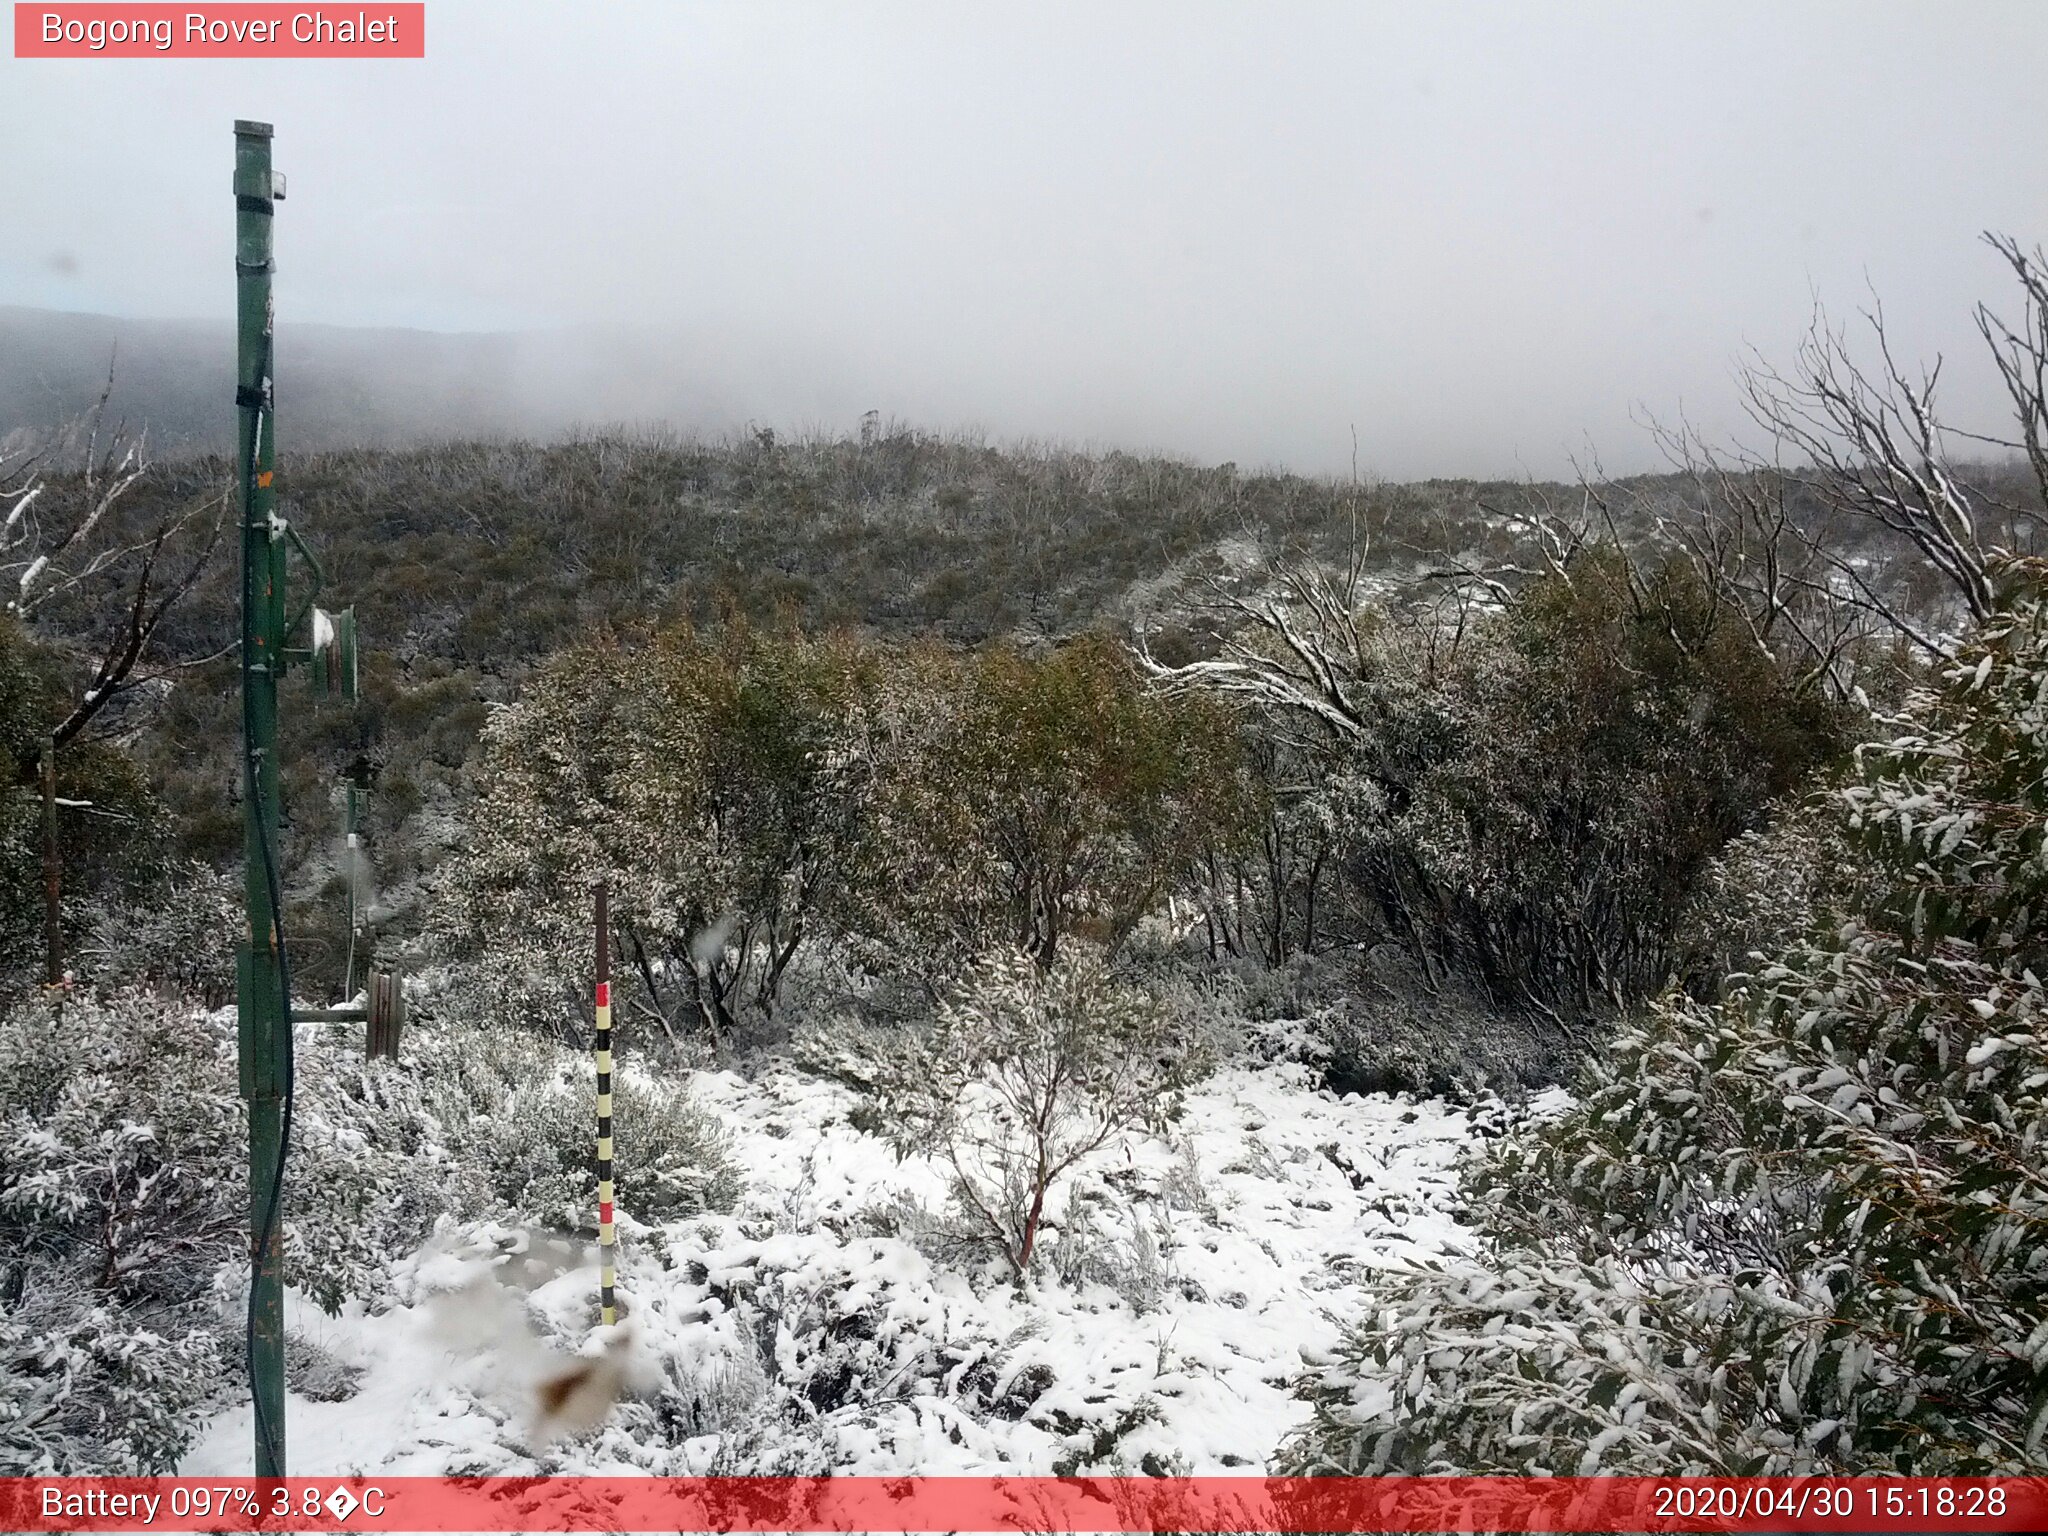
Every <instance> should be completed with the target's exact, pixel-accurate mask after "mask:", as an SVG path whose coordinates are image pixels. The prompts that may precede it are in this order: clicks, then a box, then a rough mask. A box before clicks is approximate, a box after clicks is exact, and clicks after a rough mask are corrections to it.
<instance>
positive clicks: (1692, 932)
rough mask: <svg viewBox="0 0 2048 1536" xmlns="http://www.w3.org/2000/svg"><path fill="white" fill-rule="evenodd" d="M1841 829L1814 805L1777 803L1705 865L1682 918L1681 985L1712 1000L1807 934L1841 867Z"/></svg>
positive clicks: (1823, 809)
mask: <svg viewBox="0 0 2048 1536" xmlns="http://www.w3.org/2000/svg"><path fill="white" fill-rule="evenodd" d="M1842 844H1843V830H1842V828H1841V827H1840V826H1839V825H1838V822H1837V818H1836V817H1834V816H1833V815H1832V814H1831V813H1830V811H1829V808H1828V807H1827V806H1826V805H1825V804H1823V803H1820V802H1811V803H1809V802H1804V801H1793V802H1790V803H1787V804H1783V805H1780V806H1779V807H1777V808H1776V810H1775V814H1774V815H1773V816H1772V817H1771V819H1770V821H1769V823H1768V824H1766V825H1765V826H1763V827H1760V828H1758V829H1757V830H1756V831H1753V832H1744V833H1743V834H1742V835H1741V836H1739V837H1736V838H1733V839H1731V840H1730V841H1729V843H1728V845H1727V846H1726V847H1725V848H1723V849H1722V850H1721V852H1720V855H1719V856H1718V857H1717V858H1716V859H1715V860H1714V862H1713V863H1712V864H1711V865H1709V866H1708V867H1707V872H1706V874H1705V875H1704V876H1703V877H1702V878H1701V880H1700V883H1699V887H1698V889H1696V890H1695V891H1694V892H1693V896H1692V900H1691V901H1690V903H1688V905H1687V907H1686V910H1685V912H1684V913H1683V915H1682V916H1681V918H1680V922H1679V928H1678V935H1677V941H1676V948H1677V951H1678V956H1679V960H1678V964H1679V979H1680V980H1681V981H1682V982H1683V983H1684V984H1685V986H1686V988H1687V990H1688V991H1690V992H1692V993H1693V995H1694V996H1696V997H1702V998H1712V997H1714V996H1716V995H1717V994H1718V992H1719V990H1720V988H1721V986H1722V984H1723V982H1724V980H1725V978H1727V977H1729V976H1731V975H1740V974H1747V973H1749V972H1751V971H1753V970H1754V969H1755V968H1756V966H1757V965H1758V964H1759V963H1761V962H1765V961H1768V960H1769V959H1770V957H1771V956H1773V955H1776V954H1779V953H1781V952H1782V951H1783V950H1785V949H1786V948H1787V947H1788V946H1789V945H1791V944H1793V943H1795V942H1797V940H1798V939H1799V938H1800V936H1801V935H1802V934H1804V933H1806V932H1807V931H1808V930H1809V929H1811V928H1812V926H1813V923H1814V919H1815V917H1816V916H1817V915H1818V913H1819V912H1820V911H1821V910H1822V909H1823V908H1824V907H1825V906H1826V905H1827V904H1828V900H1829V895H1828V884H1829V881H1830V880H1831V879H1832V878H1833V877H1834V876H1835V875H1836V874H1837V873H1838V872H1839V871H1840V870H1842V869H1843V868H1844V867H1845V865H1846V864H1847V862H1848V860H1847V857H1846V850H1845V849H1844V848H1843V846H1842Z"/></svg>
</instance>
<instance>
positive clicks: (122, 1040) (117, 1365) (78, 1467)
mask: <svg viewBox="0 0 2048 1536" xmlns="http://www.w3.org/2000/svg"><path fill="white" fill-rule="evenodd" d="M587 1069H588V1058H587V1056H584V1055H582V1054H581V1053H572V1052H568V1051H565V1050H563V1049H562V1048H561V1047H559V1046H556V1045H554V1044H552V1043H551V1042H548V1041H545V1040H540V1039H537V1038H534V1037H531V1036H523V1035H515V1034H513V1033H512V1032H511V1031H507V1030H497V1031H489V1032H479V1033H477V1034H475V1035H465V1034H459V1033H457V1034H451V1033H449V1032H443V1031H435V1030H431V1029H416V1030H415V1031H414V1032H413V1033H412V1035H411V1036H410V1037H409V1039H408V1045H407V1052H406V1058H405V1060H403V1061H402V1062H399V1063H390V1062H370V1061H366V1060H365V1059H363V1057H362V1055H361V1053H360V1049H359V1047H358V1045H357V1042H356V1041H355V1040H354V1039H353V1038H348V1039H341V1038H337V1037H335V1036H334V1035H332V1034H323V1033H322V1032H320V1031H317V1030H312V1029H302V1030H301V1031H300V1038H299V1045H298V1063H297V1071H296V1088H297V1092H296V1096H295V1101H294V1107H293V1114H292V1139H291V1148H290V1154H289V1162H288V1165H287V1167H288V1183H287V1187H286V1200H285V1230H284V1247H285V1276H286V1281H287V1283H288V1284H290V1285H292V1286H294V1287H296V1288H298V1289H299V1290H300V1291H302V1292H303V1293H304V1294H305V1295H306V1296H307V1297H309V1298H310V1299H311V1300H313V1301H314V1302H316V1303H318V1304H319V1305H321V1306H323V1307H325V1308H327V1309H328V1310H330V1311H332V1310H334V1309H337V1308H339V1307H340V1305H341V1303H342V1302H343V1301H344V1300H345V1299H347V1298H350V1297H361V1298H365V1299H369V1300H371V1301H378V1300H381V1299H383V1298H384V1297H385V1294H386V1290H387V1283H386V1282H387V1279H388V1275H387V1271H388V1266H389V1264H390V1261H391V1260H392V1258H393V1257H395V1256H397V1255H400V1254H404V1253H406V1252H408V1251H410V1250H411V1249H412V1248H414V1247H416V1246H417V1245H418V1244H419V1242H420V1241H421V1240H422V1239H423V1238H424V1237H425V1236H426V1234H427V1233H428V1232H429V1231H430V1230H431V1229H432V1228H433V1226H434V1225H435V1222H436V1220H437V1219H438V1218H440V1217H441V1216H444V1215H448V1216H454V1217H457V1218H464V1217H473V1216H475V1215H478V1214H480V1213H485V1212H490V1211H494V1210H496V1211H504V1212H508V1213H511V1214H514V1215H517V1216H519V1217H522V1218H529V1219H533V1220H536V1221H539V1222H548V1221H554V1222H556V1223H561V1224H572V1225H581V1224H585V1223H587V1222H588V1221H589V1220H590V1219H591V1218H592V1216H593V1211H594V1208H593V1201H594V1199H595V1187H594V1184H593V1175H592V1172H591V1137H592V1135H593V1122H592V1114H593V1099H592V1091H593V1090H592V1088H591V1085H590V1083H589V1081H588V1078H587V1076H586V1077H583V1078H582V1079H581V1080H579V1075H578V1074H579V1072H586V1073H587ZM235 1072H236V1067H235V1037H234V1024H233V1020H232V1017H231V1016H230V1015H226V1014H219V1013H211V1012H208V1011H206V1010H205V1009H202V1008H199V1007H197V1006H195V1005H194V1004H192V1003H191V1002H189V1001H185V1000H182V999H179V998H176V997H172V996H166V995H162V994H158V993H152V992H145V991H127V992H119V993H113V994H109V995H106V996H96V995H93V994H90V993H83V992H81V993H78V994H76V995H66V996H63V997H60V998H58V999H56V1000H55V1001H43V1000H37V1001H32V1002H25V1003H22V1004H19V1005H17V1006H16V1007H15V1008H13V1009H12V1010H10V1011H9V1012H8V1013H7V1014H6V1015H5V1016H4V1018H0V1471H29V1470H36V1469H40V1470H43V1471H54V1470H61V1471H65V1472H87V1471H122V1470H125V1471H152V1470H163V1469H164V1468H166V1467H168V1466H170V1465H172V1464H173V1463H174V1461H175V1459H176V1457H177V1455H178V1454H179V1452H180V1451H181V1450H182V1448H183V1446H184V1444H185V1442H186V1440H187V1439H188V1438H189V1436H190V1434H191V1432H192V1429H193V1428H194V1426H195V1423H196V1416H197V1414H198V1413H199V1412H200V1410H201V1409H202V1408H203V1406H204V1405H205V1404H207V1403H208V1402H209V1401H210V1400H212V1399H213V1398H214V1397H216V1396H217V1395H218V1394H219V1393H221V1392H222V1391H224V1390H225V1389H226V1388H227V1387H228V1385H229V1384H230V1383H231V1382H232V1381H233V1379H234V1378H235V1376H236V1375H237V1374H238V1373H239V1371H240V1368H241V1367H240V1363H239V1362H240V1359H241V1343H240V1338H241V1330H242V1310H241V1303H240V1301H239V1300H238V1299H236V1298H237V1295H238V1294H239V1293H240V1292H241V1288H242V1286H243V1285H244V1284H245V1280H244V1275H245V1271H244V1269H243V1267H242V1266H243V1263H244V1256H245V1254H246V1252H247V1221H248V1172H247V1170H248V1137H247V1130H246V1124H247V1121H246V1117H245V1115H244V1111H243V1105H242V1101H241V1098H240V1097H239V1095H238V1092H237V1087H236V1081H235ZM616 1115H617V1119H618V1123H619V1136H618V1145H619V1158H620V1181H619V1182H620V1198H621V1203H622V1205H623V1206H624V1207H625V1209H626V1210H627V1211H628V1212H629V1213H631V1214H635V1215H642V1216H646V1217H649V1218H661V1217H667V1216H679V1215H688V1214H693V1213H696V1212H699V1211H702V1210H706V1209H712V1208H720V1207H723V1206H729V1205H730V1204H731V1202H732V1200H733V1198H734V1195H735V1193H736V1181H735V1179H734V1175H733V1172H732V1169H731V1165H730V1162H729V1160H728V1158H727V1157H726V1155H725V1152H724V1148H723V1142H722V1137H721V1134H720V1131H719V1128H718V1125H717V1122H716V1121H715V1119H714V1118H713V1117H712V1116H710V1115H709V1114H707V1113H706V1112H704V1111H702V1110H700V1109H697V1108H696V1107H695V1106H694V1105H692V1103H691V1102H690V1100H689V1098H688V1097H687V1095H686V1094H684V1093H682V1092H680V1091H678V1090H676V1089H674V1088H672V1087H669V1086H667V1085H662V1084H649V1083H646V1082H643V1081H641V1080H640V1079H638V1078H637V1077H635V1076H633V1075H631V1074H626V1075H622V1076H621V1078H620V1081H619V1085H618V1089H617V1107H616Z"/></svg>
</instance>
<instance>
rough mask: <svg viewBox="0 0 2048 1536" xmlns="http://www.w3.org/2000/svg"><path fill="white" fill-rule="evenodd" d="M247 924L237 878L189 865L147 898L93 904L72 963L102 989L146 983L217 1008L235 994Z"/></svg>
mask: <svg viewBox="0 0 2048 1536" xmlns="http://www.w3.org/2000/svg"><path fill="white" fill-rule="evenodd" d="M246 926H247V920H246V918H245V917H244V916H243V912H242V887H241V881H240V879H239V878H238V877H235V876H231V875H226V874H223V873H221V872H220V871H219V870H217V869H213V868H210V867H208V866H207V865H204V864H198V863H192V864H187V865H184V866H182V867H180V868H177V869H174V870H172V871H171V872H170V873H169V874H168V875H167V876H166V878H165V882H164V887H163V889H162V890H160V891H156V892H152V893H151V894H150V896H149V898H148V899H147V900H142V901H129V902H118V903H100V904H96V905H95V906H94V908H93V910H92V913H91V915H90V917H89V919H88V921H87V926H86V931H85V934H84V936H83V937H82V938H81V939H80V940H79V943H78V945H77V949H76V952H75V958H76V962H77V963H76V969H77V970H78V972H79V973H80V974H81V975H83V976H86V977H88V978H90V979H91V981H92V983H93V984H94V985H95V986H97V987H99V988H101V989H102V990H107V989H112V988H122V987H149V988H152V989H154V990H156V991H159V992H168V993H175V994H178V995H180V996H185V995H189V996H192V997H195V998H197V999H199V1000H200V1001H201V1002H203V1003H206V1004H207V1005H209V1006H212V1007H218V1006H220V1005H221V1004H223V1003H228V1002H232V1001H233V1000H234V996H235V936H236V935H237V934H238V933H240V932H242V931H243V929H244V928H245V927H246Z"/></svg>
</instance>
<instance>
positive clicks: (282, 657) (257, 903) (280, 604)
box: [235, 122, 405, 1477]
mask: <svg viewBox="0 0 2048 1536" xmlns="http://www.w3.org/2000/svg"><path fill="white" fill-rule="evenodd" d="M283 198H284V178H283V177H282V176H280V175H278V174H277V173H276V172H274V171H273V170H272V169H271V167H270V124H268V123H250V122H237V123H236V124H235V309H236V327H235V341H236V348H235V350H236V367H235V409H236V413H237V415H238V417H239V418H240V431H239V433H238V434H237V439H236V442H237V452H236V460H235V474H236V479H237V481H238V482H239V484H240V488H241V528H242V857H243V894H244V896H245V898H246V900H247V903H248V912H249V923H248V931H247V933H246V934H245V935H244V936H243V939H242V943H241V945H240V947H239V950H238V953H237V956H236V962H237V963H236V972H237V975H236V995H237V1001H238V1003H239V1005H240V1007H239V1014H240V1020H239V1031H238V1042H237V1043H238V1045H239V1056H240V1061H241V1090H242V1097H243V1098H244V1099H245V1100H247V1101H248V1105H249V1269H250V1274H249V1317H248V1356H247V1360H248V1368H249V1391H250V1396H251V1398H252V1400H253V1402H254V1405H255V1409H256V1475H257V1476H258V1477H283V1476H284V1475H285V1438H284V1269H283V1255H284V1164H285V1153H286V1151H287V1149H288V1147H289V1144H290V1141H291V1131H292V1026H293V1025H294V1024H305V1023H318V1024H342V1023H353V1024H364V1025H366V1026H367V1039H366V1045H367V1047H368V1052H369V1054H370V1055H371V1056H396V1055H397V1054H398V1040H399V1031H400V1028H401V1026H403V1024H404V1022H405V989H404V987H403V986H402V985H401V984H400V981H399V978H398V977H397V976H395V975H390V974H387V973H385V972H381V971H375V970H372V971H371V972H370V973H369V978H368V979H369V988H368V992H367V995H366V996H365V997H364V999H363V1000H362V1001H360V1002H358V1001H356V1000H354V999H352V998H351V999H349V1000H347V1001H344V1002H342V1003H341V1004H340V1005H339V1006H336V1007H331V1008H294V1007H293V1006H292V973H291V959H290V956H289V954H288V953H287V951H286V945H285V939H284V932H283V926H282V920H283V916H284V867H283V854H282V850H281V849H280V847H279V845H278V827H279V823H280V820H281V817H280V815H279V801H278V760H277V721H278V692H277V683H278V679H279V678H280V677H281V676H283V674H284V673H285V671H286V670H287V669H288V668H289V667H291V666H293V665H299V664H309V665H310V667H311V670H312V673H313V682H314V687H315V691H316V692H317V693H320V694H323V695H331V696H334V697H338V698H341V699H346V700H353V699H354V698H355V696H356V621H355V611H354V610H353V609H342V610H341V611H339V612H336V613H329V612H326V611H325V610H324V609H320V608H316V607H314V606H313V597H314V596H315V595H317V594H318V593H319V591H320V587H321V582H322V578H321V574H320V563H319V561H317V560H315V559H314V558H313V552H312V550H310V549H308V548H307V547H306V544H305V541H304V540H302V539H301V538H300V537H299V536H298V534H297V533H296V532H295V531H293V529H292V526H291V524H290V523H289V522H287V521H286V520H285V519H284V518H281V517H279V516H278V515H277V489H276V485H275V478H276V474H277V430H276V417H275V412H274V410H273V392H272V387H271V339H272V325H271V321H272V309H271V300H270V277H271V273H272V272H273V271H274V270H275V267H274V263H273V261H272V258H271V248H272V247H271V224H272V220H273V219H274V217H275V215H276V210H277V204H278V203H279V202H280V201H282V200H283ZM293 555H297V556H298V558H299V559H300V560H301V561H302V562H303V563H304V564H305V566H306V569H307V572H308V574H309V576H310V582H309V586H308V591H307V593H306V598H305V601H304V602H303V603H301V604H300V605H299V607H298V608H296V609H292V608H291V607H290V606H289V604H288V600H287V597H286V592H287V585H288V582H287V578H288V577H289V575H290V567H291V557H292V556H293ZM309 621H310V623H309ZM302 625H306V626H307V627H308V628H309V629H310V631H311V639H310V644H309V645H308V646H307V647H305V648H302V649H297V650H293V649H288V648H287V647H288V645H289V642H290V639H291V636H292V634H293V633H294V632H295V631H296V630H298V629H299V628H300V627H301V626H302ZM360 811H361V804H360V799H359V797H358V795H357V793H356V792H355V791H351V792H350V797H349V801H348V818H349V821H348V826H349V835H350V855H351V859H352V860H353V858H354V857H355V856H356V854H357V849H356V847H355V834H356V825H357V820H358V817H359V815H360ZM354 873H355V871H354V868H353V864H352V865H351V870H350V876H351V883H352V884H353V879H354ZM355 927H356V922H355V914H354V911H353V908H352V909H351V914H350V930H351V943H352V944H353V935H354V930H355ZM349 968H350V977H349V980H350V983H351V985H352V984H353V981H354V953H353V948H351V953H350V967H349Z"/></svg>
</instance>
